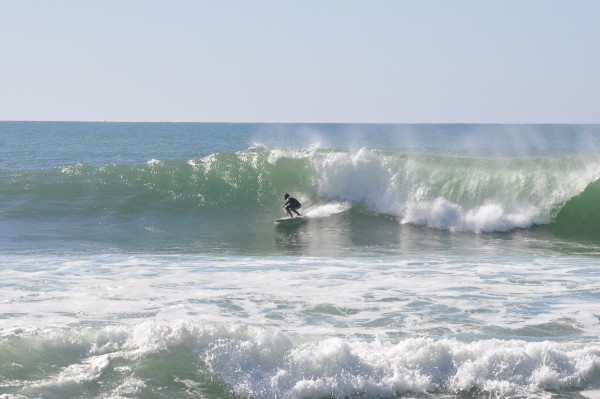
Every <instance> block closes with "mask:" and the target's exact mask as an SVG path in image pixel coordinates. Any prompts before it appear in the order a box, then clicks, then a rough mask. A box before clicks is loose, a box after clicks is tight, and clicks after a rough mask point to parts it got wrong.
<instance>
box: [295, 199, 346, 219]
mask: <svg viewBox="0 0 600 399" xmlns="http://www.w3.org/2000/svg"><path fill="white" fill-rule="evenodd" d="M350 208H351V204H350V203H349V202H332V203H328V204H322V205H315V206H312V207H310V208H308V209H306V210H305V212H304V216H306V217H309V218H313V219H315V218H325V217H329V216H333V215H337V214H339V213H343V212H345V211H347V210H349V209H350Z"/></svg>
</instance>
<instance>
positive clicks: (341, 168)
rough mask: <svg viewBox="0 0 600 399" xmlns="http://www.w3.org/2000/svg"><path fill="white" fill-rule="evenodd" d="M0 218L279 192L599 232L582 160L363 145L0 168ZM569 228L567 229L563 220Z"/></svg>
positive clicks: (596, 190) (322, 201)
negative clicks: (393, 149) (139, 161)
mask: <svg viewBox="0 0 600 399" xmlns="http://www.w3.org/2000/svg"><path fill="white" fill-rule="evenodd" d="M0 173H2V175H1V176H0V179H1V180H2V181H3V185H4V187H3V191H2V193H1V194H0V197H1V198H0V199H1V201H3V203H4V204H6V206H5V207H4V211H3V213H2V214H1V217H3V218H6V219H27V218H42V219H44V218H50V219H51V218H61V217H82V218H102V219H111V218H117V217H123V216H132V215H153V217H157V218H161V217H165V218H168V217H171V216H173V215H178V214H179V215H181V214H194V213H197V214H203V215H206V214H207V213H210V212H220V211H222V212H225V213H228V214H238V215H239V217H241V218H243V217H244V216H243V215H244V214H247V213H251V212H264V210H265V209H273V208H274V209H277V208H278V206H279V205H280V202H281V195H282V194H283V193H284V192H291V193H293V194H294V195H295V196H297V197H298V198H299V199H300V200H301V201H302V202H303V203H304V204H305V208H306V207H307V206H312V207H316V206H320V207H322V206H326V205H328V204H332V203H335V204H340V203H341V204H350V206H351V207H352V208H356V209H362V210H364V211H365V212H372V213H373V214H382V215H388V216H392V217H395V218H398V219H399V221H400V222H401V223H407V224H414V225H419V226H428V227H432V228H437V229H447V230H451V231H471V232H476V233H479V232H506V231H511V230H514V229H523V228H529V227H531V226H533V225H553V226H556V228H557V231H562V232H568V231H570V230H577V231H579V232H581V231H582V230H581V228H580V227H579V226H580V225H581V223H584V224H585V229H584V232H583V233H582V234H596V233H597V232H598V231H600V227H598V226H599V223H597V222H598V221H600V220H598V217H597V216H595V215H596V214H597V212H596V204H597V203H598V201H597V200H598V199H600V183H598V182H597V179H598V178H599V177H600V163H599V162H598V160H597V159H595V158H594V157H539V158H535V157H533V158H500V159H480V158H466V157H456V156H431V155H414V154H410V155H409V154H404V153H395V152H385V151H378V150H370V149H360V150H354V151H342V150H321V149H313V150H305V151H292V150H281V149H270V148H266V147H256V148H250V149H248V150H245V151H240V152H236V153H214V154H211V155H209V156H206V157H203V158H200V159H193V160H189V161H163V160H150V161H148V162H147V163H146V164H142V165H133V166H132V165H107V166H102V167H98V166H90V165H84V164H77V165H71V166H66V167H62V168H51V169H42V170H10V171H2V172H0ZM575 226H578V227H577V228H576V229H575Z"/></svg>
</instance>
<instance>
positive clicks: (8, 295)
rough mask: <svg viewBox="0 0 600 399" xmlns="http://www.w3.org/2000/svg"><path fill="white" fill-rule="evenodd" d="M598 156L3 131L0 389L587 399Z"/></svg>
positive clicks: (431, 133)
mask: <svg viewBox="0 0 600 399" xmlns="http://www.w3.org/2000/svg"><path fill="white" fill-rule="evenodd" d="M599 144H600V127H598V126H597V125H591V126H589V125H586V126H581V125H522V126H513V125H337V124H332V125H327V124H326V125H315V124H308V125H303V124H292V125H286V124H197V123H189V124H163V123H75V122H71V123H53V122H37V123H33V122H0V182H1V185H2V190H1V191H0V251H2V254H3V255H2V258H1V259H0V273H2V279H1V281H0V395H4V397H27V398H38V397H44V398H54V397H56V398H64V397H74V398H75V397H77V398H80V397H90V398H91V397H103V398H118V397H139V398H152V397H155V398H173V397H181V398H186V397H189V398H196V397H207V398H222V397H231V398H237V397H254V398H306V397H310V398H312V397H314V398H324V397H340V398H344V397H368V398H371V397H378V398H381V397H384V398H385V397H444V398H445V397H460V398H465V397H480V396H485V397H544V398H545V397H573V398H580V397H598V396H599V394H600V386H599V384H600V378H599V377H600V373H599V367H600V340H599V339H598V334H599V332H600V321H599V320H600V311H598V306H597V304H598V302H599V299H600V272H599V271H598V270H599V269H598V259H600V258H599V257H598V255H599V253H600V251H599V249H600V246H599V241H598V240H599V238H600V227H599V226H600V223H599V222H600V218H599V217H598V214H599V213H598V212H597V209H598V205H597V204H598V203H599V201H598V200H600V182H598V178H599V177H600V162H599V160H600V158H599V154H600V151H599V148H600V147H599ZM286 192H289V193H290V194H292V195H293V196H295V197H296V198H298V199H299V200H300V201H301V202H302V204H303V206H302V208H301V209H300V211H301V212H302V213H303V215H304V216H305V218H306V221H305V222H304V223H298V224H291V225H276V224H275V223H274V220H275V219H277V218H280V217H283V216H285V214H284V212H283V210H282V209H281V205H282V203H283V199H282V196H283V194H284V193H286Z"/></svg>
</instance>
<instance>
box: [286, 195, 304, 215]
mask: <svg viewBox="0 0 600 399" xmlns="http://www.w3.org/2000/svg"><path fill="white" fill-rule="evenodd" d="M301 206H302V204H301V203H300V201H298V200H297V199H296V198H294V197H288V199H287V201H286V202H285V204H283V209H285V211H286V212H288V213H290V211H294V212H295V213H296V215H300V213H299V212H298V211H297V209H299V208H300V207H301ZM290 215H291V213H290Z"/></svg>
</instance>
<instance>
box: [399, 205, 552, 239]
mask: <svg viewBox="0 0 600 399" xmlns="http://www.w3.org/2000/svg"><path fill="white" fill-rule="evenodd" d="M539 216H540V212H539V211H538V210H537V209H536V208H534V207H527V208H525V209H521V210H519V211H518V212H506V211H505V210H504V208H503V207H502V206H501V205H497V204H492V203H488V204H484V205H482V206H480V207H476V208H474V209H471V210H468V211H465V210H464V209H463V208H462V207H461V206H460V205H458V204H453V203H451V202H449V201H447V200H446V199H444V198H438V199H436V200H435V201H433V202H420V203H410V204H408V205H407V207H406V209H405V212H404V216H403V218H402V223H412V224H415V225H419V226H428V227H433V228H438V229H448V230H452V231H459V230H463V231H473V232H476V233H482V232H493V231H501V232H506V231H511V230H514V229H515V228H528V227H531V226H532V225H533V224H535V223H537V222H539V220H540V219H539Z"/></svg>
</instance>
